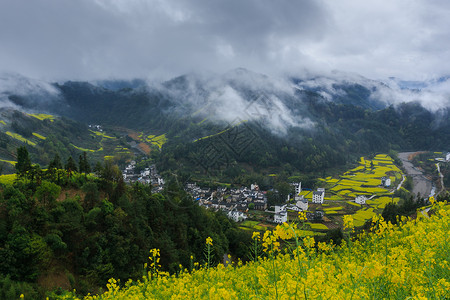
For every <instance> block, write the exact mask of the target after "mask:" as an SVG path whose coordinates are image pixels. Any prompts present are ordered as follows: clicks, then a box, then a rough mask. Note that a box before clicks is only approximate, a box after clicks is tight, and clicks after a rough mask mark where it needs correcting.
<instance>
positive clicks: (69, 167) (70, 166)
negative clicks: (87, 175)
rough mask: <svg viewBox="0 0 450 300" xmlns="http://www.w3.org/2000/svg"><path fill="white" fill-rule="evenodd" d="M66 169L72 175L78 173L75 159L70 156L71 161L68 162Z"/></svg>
mask: <svg viewBox="0 0 450 300" xmlns="http://www.w3.org/2000/svg"><path fill="white" fill-rule="evenodd" d="M65 169H66V170H67V171H68V172H69V173H71V172H77V171H78V170H77V164H76V163H75V161H74V160H73V157H72V156H70V157H69V159H68V160H67V163H66V166H65Z"/></svg>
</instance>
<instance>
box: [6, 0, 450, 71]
mask: <svg viewBox="0 0 450 300" xmlns="http://www.w3.org/2000/svg"><path fill="white" fill-rule="evenodd" d="M449 13H450V4H449V2H448V1H444V0H433V1H425V0H417V1H409V0H381V1H374V0H367V1H353V0H340V1H334V0H301V1H288V0H280V1H269V0H247V1H242V0H240V1H239V0H227V1H225V0H224V1H200V0H186V1H181V0H178V1H177V0H174V1H162V0H148V1H146V0H78V1H69V0H33V1H25V0H3V1H1V2H0V70H1V71H12V72H17V73H21V74H24V75H26V76H31V77H35V78H41V79H54V80H64V79H98V78H111V77H116V78H129V77H155V76H161V77H162V78H167V77H169V76H173V75H178V74H181V73H186V72H191V71H203V70H208V71H215V72H223V71H225V70H229V69H232V68H236V67H245V68H248V69H252V70H254V71H257V72H263V73H280V72H281V73H283V72H290V73H294V74H295V73H300V72H302V71H303V70H305V69H306V70H312V72H322V73H323V72H328V71H330V70H333V69H338V70H343V71H350V72H357V73H360V74H362V75H364V76H368V77H371V78H375V79H377V78H387V77H389V76H397V77H403V78H405V79H416V80H421V79H428V78H435V77H438V76H441V75H444V74H448V69H449V68H448V64H447V61H449V60H450V51H449V50H448V49H450V39H449V38H448V37H449V36H450V18H448V15H449Z"/></svg>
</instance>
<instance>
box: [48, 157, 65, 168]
mask: <svg viewBox="0 0 450 300" xmlns="http://www.w3.org/2000/svg"><path fill="white" fill-rule="evenodd" d="M62 168H63V166H62V163H61V158H60V157H59V155H58V153H56V154H55V157H54V158H53V160H52V161H51V162H50V164H49V165H48V169H62Z"/></svg>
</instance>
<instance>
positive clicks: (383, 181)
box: [381, 177, 391, 187]
mask: <svg viewBox="0 0 450 300" xmlns="http://www.w3.org/2000/svg"><path fill="white" fill-rule="evenodd" d="M381 185H383V186H385V187H390V186H391V179H390V178H389V177H382V178H381Z"/></svg>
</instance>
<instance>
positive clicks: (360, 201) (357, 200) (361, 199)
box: [355, 195, 367, 204]
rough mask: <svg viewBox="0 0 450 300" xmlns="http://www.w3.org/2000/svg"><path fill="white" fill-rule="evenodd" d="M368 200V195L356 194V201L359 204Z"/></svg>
mask: <svg viewBox="0 0 450 300" xmlns="http://www.w3.org/2000/svg"><path fill="white" fill-rule="evenodd" d="M366 200H367V198H366V196H363V195H359V196H356V198H355V202H356V203H358V204H366Z"/></svg>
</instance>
